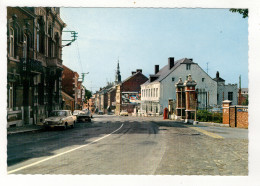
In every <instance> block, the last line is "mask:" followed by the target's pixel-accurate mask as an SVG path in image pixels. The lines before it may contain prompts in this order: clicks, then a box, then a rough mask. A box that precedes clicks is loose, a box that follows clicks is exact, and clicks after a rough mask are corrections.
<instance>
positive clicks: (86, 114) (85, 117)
mask: <svg viewBox="0 0 260 186" xmlns="http://www.w3.org/2000/svg"><path fill="white" fill-rule="evenodd" d="M91 117H92V113H91V112H90V111H89V110H88V109H86V110H82V111H81V112H79V114H78V115H77V121H89V122H91Z"/></svg>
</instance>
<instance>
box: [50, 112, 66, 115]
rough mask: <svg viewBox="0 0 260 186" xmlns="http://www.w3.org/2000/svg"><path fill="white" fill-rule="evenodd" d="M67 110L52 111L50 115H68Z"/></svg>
mask: <svg viewBox="0 0 260 186" xmlns="http://www.w3.org/2000/svg"><path fill="white" fill-rule="evenodd" d="M66 115H67V114H66V111H52V112H51V114H50V116H66Z"/></svg>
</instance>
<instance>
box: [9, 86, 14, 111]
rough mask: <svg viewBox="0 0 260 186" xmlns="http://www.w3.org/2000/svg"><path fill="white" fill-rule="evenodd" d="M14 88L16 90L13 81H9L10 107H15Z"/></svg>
mask: <svg viewBox="0 0 260 186" xmlns="http://www.w3.org/2000/svg"><path fill="white" fill-rule="evenodd" d="M13 90H14V87H13V83H9V88H8V108H13V100H14V93H13Z"/></svg>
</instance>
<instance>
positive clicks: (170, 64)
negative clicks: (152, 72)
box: [168, 57, 174, 70]
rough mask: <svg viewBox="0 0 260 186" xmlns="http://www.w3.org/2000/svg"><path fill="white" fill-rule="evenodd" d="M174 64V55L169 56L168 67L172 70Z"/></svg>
mask: <svg viewBox="0 0 260 186" xmlns="http://www.w3.org/2000/svg"><path fill="white" fill-rule="evenodd" d="M173 66H174V57H169V58H168V67H169V70H171V68H172V67H173Z"/></svg>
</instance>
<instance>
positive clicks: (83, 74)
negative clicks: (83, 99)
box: [81, 72, 89, 83]
mask: <svg viewBox="0 0 260 186" xmlns="http://www.w3.org/2000/svg"><path fill="white" fill-rule="evenodd" d="M87 74H89V72H87V73H81V75H82V83H83V81H84V78H85V75H87Z"/></svg>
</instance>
